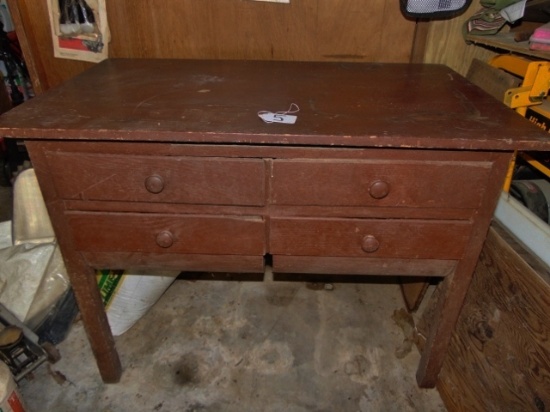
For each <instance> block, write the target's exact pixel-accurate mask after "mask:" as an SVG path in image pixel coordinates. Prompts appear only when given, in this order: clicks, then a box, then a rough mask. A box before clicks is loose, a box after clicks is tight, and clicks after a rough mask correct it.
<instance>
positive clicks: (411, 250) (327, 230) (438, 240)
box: [269, 218, 472, 259]
mask: <svg viewBox="0 0 550 412" xmlns="http://www.w3.org/2000/svg"><path fill="white" fill-rule="evenodd" d="M471 229H472V228H471V224H470V223H469V222H460V221H425V220H398V219H395V220H390V219H388V220H382V219H306V218H304V219H279V218H272V219H271V223H270V246H269V251H270V253H272V254H273V255H294V256H350V257H353V256H358V257H359V256H361V257H376V258H400V259H460V258H461V257H462V254H463V252H464V250H465V247H466V244H467V241H468V239H469V236H470V233H471ZM367 236H372V237H374V238H375V240H374V242H378V244H379V246H378V249H377V250H376V251H373V252H366V251H365V250H363V248H362V247H363V244H364V242H365V238H366V237H367ZM371 239H372V238H371Z"/></svg>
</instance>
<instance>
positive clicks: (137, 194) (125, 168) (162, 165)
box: [47, 152, 265, 206]
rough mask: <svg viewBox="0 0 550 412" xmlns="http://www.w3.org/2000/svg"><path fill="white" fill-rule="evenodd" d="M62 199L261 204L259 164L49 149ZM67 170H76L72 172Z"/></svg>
mask: <svg viewBox="0 0 550 412" xmlns="http://www.w3.org/2000/svg"><path fill="white" fill-rule="evenodd" d="M47 156H48V161H49V164H50V170H51V174H52V177H53V179H54V184H55V186H56V189H57V192H58V194H59V195H60V196H61V197H62V198H63V199H82V200H109V201H127V202H158V203H191V204H215V205H243V206H261V205H263V204H264V203H265V188H264V173H265V171H264V162H263V161H262V160H252V159H235V160H232V159H226V158H217V157H208V158H196V157H175V156H174V157H170V158H167V157H166V156H163V157H161V156H151V155H150V156H136V155H132V156H122V155H108V154H105V153H100V154H84V153H72V152H68V153H65V152H48V153H47ZM67 169H70V170H73V169H78V170H79V171H80V173H79V174H78V175H75V174H73V173H67Z"/></svg>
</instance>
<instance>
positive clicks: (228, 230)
mask: <svg viewBox="0 0 550 412" xmlns="http://www.w3.org/2000/svg"><path fill="white" fill-rule="evenodd" d="M66 218H67V221H68V224H69V227H70V228H71V232H72V237H73V242H74V247H75V249H76V250H79V251H84V252H139V253H178V254H205V255H256V256H259V255H263V254H264V253H265V224H264V220H263V219H262V218H260V217H250V218H245V217H239V218H237V217H230V216H193V215H161V214H139V213H93V212H67V213H66Z"/></svg>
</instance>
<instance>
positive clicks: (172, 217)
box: [0, 60, 550, 387]
mask: <svg viewBox="0 0 550 412" xmlns="http://www.w3.org/2000/svg"><path fill="white" fill-rule="evenodd" d="M291 103H295V104H297V105H298V106H299V109H300V111H299V112H298V113H295V115H297V116H298V118H297V121H296V123H295V124H280V123H264V122H263V121H262V120H261V119H260V118H259V117H258V112H259V111H264V110H265V111H272V112H277V111H285V110H287V109H288V108H289V106H290V105H291ZM0 134H1V135H3V136H7V137H15V138H18V139H24V140H25V142H26V146H27V148H28V150H29V153H30V156H31V159H32V162H33V165H34V167H35V169H36V174H37V176H38V180H39V183H40V187H41V189H42V192H43V195H44V198H45V200H46V204H47V207H48V211H49V213H50V216H51V219H52V222H53V225H54V228H55V232H56V236H57V238H58V241H59V244H60V246H61V250H62V253H63V257H64V260H65V264H66V267H67V271H68V273H69V276H70V279H71V282H72V286H73V288H74V292H75V294H76V298H77V301H78V305H79V307H80V311H81V314H82V319H83V322H84V325H85V327H86V330H87V333H88V337H89V341H90V344H91V347H92V350H93V352H94V355H95V357H96V360H97V363H98V366H99V370H100V373H101V376H102V378H103V380H104V381H105V382H117V381H118V380H119V379H120V376H121V370H122V368H121V364H120V361H119V357H118V354H117V351H116V349H115V345H114V340H113V337H112V335H111V332H110V329H109V326H108V323H107V320H106V316H105V313H104V310H103V306H102V303H101V299H100V296H99V293H98V289H97V286H96V277H95V270H94V269H95V268H110V269H130V268H143V267H147V268H177V269H181V270H184V271H186V270H193V271H232V272H261V271H263V270H264V264H265V260H266V256H268V255H269V256H271V261H272V266H273V271H274V272H276V273H277V272H279V273H282V272H286V273H329V274H337V275H348V274H367V275H368V274H376V275H391V276H395V275H403V276H407V275H414V276H438V277H444V278H445V279H444V293H442V298H441V300H440V302H439V307H438V313H437V316H436V321H435V323H434V324H433V325H431V329H430V336H428V337H427V343H426V346H425V348H424V350H423V353H422V359H421V362H420V366H419V369H418V373H417V380H418V383H419V385H421V386H424V387H431V386H433V385H434V384H435V382H436V380H437V375H438V373H439V370H440V367H441V364H442V361H443V358H444V356H445V351H446V348H447V345H448V343H449V339H450V336H451V332H452V330H453V327H454V325H455V322H456V319H457V317H458V315H459V312H460V309H461V306H462V303H463V299H464V296H465V294H466V291H467V289H468V285H469V284H470V279H471V277H472V273H473V270H474V267H475V265H476V262H477V259H478V255H479V253H480V251H481V248H482V246H483V242H484V240H485V236H486V234H487V230H488V227H489V223H490V221H491V217H492V214H493V210H494V207H495V204H496V202H497V197H498V195H499V194H500V191H501V190H500V188H501V185H502V182H503V180H504V176H505V174H506V171H507V167H508V163H509V160H510V158H511V156H512V153H513V151H514V150H515V149H522V150H524V149H536V150H550V143H549V141H548V139H547V138H546V135H545V133H544V132H543V131H541V130H539V129H538V128H536V127H535V126H533V125H531V124H529V122H528V121H527V120H525V119H524V118H522V117H520V116H518V115H516V114H514V113H513V112H512V111H510V110H509V109H507V108H505V107H504V106H503V105H502V104H500V103H499V102H497V101H496V100H494V99H493V98H492V97H490V96H488V95H487V94H485V93H484V92H483V91H482V90H480V89H479V88H477V87H476V86H474V85H472V84H470V83H468V82H467V81H466V80H465V79H464V78H462V77H461V76H460V75H458V74H456V73H455V72H453V71H451V70H450V69H448V68H446V67H443V66H437V65H406V64H362V63H361V64H350V63H290V62H240V61H185V60H181V61H177V60H110V61H105V62H103V63H101V64H99V65H97V66H96V67H94V68H92V69H91V70H89V71H88V72H86V73H84V74H82V75H80V76H77V77H75V78H73V79H71V80H70V81H68V82H67V83H65V84H64V85H62V86H61V87H59V88H56V89H53V90H50V91H48V92H47V93H45V94H43V95H41V96H38V97H36V98H34V99H32V100H31V101H29V102H27V103H25V104H23V105H21V106H19V107H17V108H15V109H14V110H12V111H10V112H9V113H7V114H6V115H4V116H2V118H1V119H0Z"/></svg>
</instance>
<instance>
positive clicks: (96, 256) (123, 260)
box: [82, 252, 264, 273]
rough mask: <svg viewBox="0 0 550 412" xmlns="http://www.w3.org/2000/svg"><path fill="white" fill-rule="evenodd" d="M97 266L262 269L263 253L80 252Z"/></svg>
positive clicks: (113, 267) (193, 269)
mask: <svg viewBox="0 0 550 412" xmlns="http://www.w3.org/2000/svg"><path fill="white" fill-rule="evenodd" d="M82 255H83V256H84V258H85V259H86V262H88V264H89V265H90V266H91V267H94V268H97V269H104V268H110V269H155V268H160V269H163V268H168V269H174V270H181V271H182V272H230V273H263V272H264V257H263V256H240V255H185V254H174V253H133V252H82Z"/></svg>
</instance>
